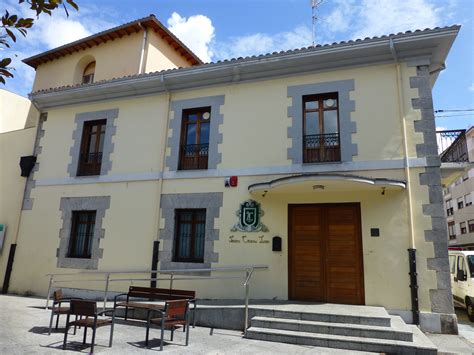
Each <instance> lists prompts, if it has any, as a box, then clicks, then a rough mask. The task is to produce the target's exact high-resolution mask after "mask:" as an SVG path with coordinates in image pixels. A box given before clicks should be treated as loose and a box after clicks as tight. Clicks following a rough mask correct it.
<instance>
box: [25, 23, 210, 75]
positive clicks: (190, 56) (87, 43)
mask: <svg viewBox="0 0 474 355" xmlns="http://www.w3.org/2000/svg"><path fill="white" fill-rule="evenodd" d="M143 27H148V28H151V29H153V30H154V31H155V32H157V33H158V34H159V35H160V36H161V37H162V38H163V39H164V40H165V41H167V42H168V43H169V44H170V45H171V46H172V47H173V48H174V49H175V50H176V51H177V52H178V53H179V54H181V55H182V56H183V57H185V58H186V60H187V61H188V62H189V63H190V64H191V65H199V64H202V63H203V62H202V61H201V59H199V58H198V56H197V55H196V54H194V53H193V52H192V51H191V50H190V49H189V48H188V47H186V45H185V44H184V43H183V42H181V41H180V40H179V39H178V37H176V36H175V35H174V34H173V33H171V31H170V30H168V29H167V28H166V27H165V26H164V25H163V24H162V23H161V22H160V21H158V19H157V18H156V17H155V15H153V14H151V15H150V16H148V17H144V18H141V19H138V20H135V21H132V22H128V23H125V24H123V25H120V26H118V27H114V28H111V29H108V30H106V31H102V32H99V33H96V34H94V35H92V36H89V37H85V38H82V39H79V40H77V41H74V42H71V43H68V44H65V45H64V46H61V47H58V48H54V49H51V50H49V51H46V52H43V53H40V54H37V55H34V56H32V57H29V58H26V59H23V62H24V63H26V64H28V65H29V66H30V67H33V68H35V69H36V68H37V67H38V66H39V65H40V64H42V63H46V62H48V61H50V60H54V59H57V58H61V57H64V56H66V55H68V54H72V53H74V52H78V51H81V50H83V49H87V48H92V47H94V46H97V45H99V44H101V43H104V42H107V41H110V40H114V39H116V38H121V37H123V36H126V35H130V34H132V33H136V32H139V31H141V30H143Z"/></svg>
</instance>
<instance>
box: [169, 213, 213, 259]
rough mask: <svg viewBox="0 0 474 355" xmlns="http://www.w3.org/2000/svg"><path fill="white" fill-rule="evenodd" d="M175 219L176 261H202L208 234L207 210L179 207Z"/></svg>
mask: <svg viewBox="0 0 474 355" xmlns="http://www.w3.org/2000/svg"><path fill="white" fill-rule="evenodd" d="M175 219H176V227H175V233H176V236H175V245H174V261H178V262H189V263H202V262H203V260H204V240H205V236H206V210H205V209H177V210H176V211H175Z"/></svg>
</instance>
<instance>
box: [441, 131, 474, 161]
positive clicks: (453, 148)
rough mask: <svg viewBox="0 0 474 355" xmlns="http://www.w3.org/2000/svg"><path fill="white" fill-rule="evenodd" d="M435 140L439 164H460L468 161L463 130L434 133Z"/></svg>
mask: <svg viewBox="0 0 474 355" xmlns="http://www.w3.org/2000/svg"><path fill="white" fill-rule="evenodd" d="M436 139H437V141H438V153H439V157H440V158H441V162H443V163H462V162H468V161H469V155H468V150H467V141H466V130H465V129H454V130H449V131H436Z"/></svg>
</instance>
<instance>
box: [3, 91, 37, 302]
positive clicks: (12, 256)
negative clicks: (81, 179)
mask: <svg viewBox="0 0 474 355" xmlns="http://www.w3.org/2000/svg"><path fill="white" fill-rule="evenodd" d="M30 101H31V100H30ZM31 103H32V104H33V106H34V107H35V108H36V109H37V110H38V112H39V116H38V121H37V123H36V135H35V140H34V142H33V154H35V149H36V142H37V141H38V134H39V129H40V125H41V119H42V118H41V116H42V115H43V114H42V113H41V110H40V109H39V107H38V106H37V105H36V104H35V102H33V101H31ZM30 174H34V173H33V172H30ZM27 183H28V177H27V178H26V179H25V185H24V187H23V195H22V198H21V206H20V213H19V214H18V219H17V223H16V231H15V236H14V237H13V242H12V243H11V244H10V251H9V253H8V260H7V267H6V269H5V276H4V278H3V285H2V293H3V294H6V293H8V288H9V287H10V278H11V275H12V272H13V262H14V261H15V253H16V247H17V244H18V243H17V242H18V234H19V232H20V224H21V215H22V214H23V203H24V201H25V194H26V188H27V186H28V185H27Z"/></svg>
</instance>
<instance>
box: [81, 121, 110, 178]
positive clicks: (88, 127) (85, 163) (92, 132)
mask: <svg viewBox="0 0 474 355" xmlns="http://www.w3.org/2000/svg"><path fill="white" fill-rule="evenodd" d="M106 125H107V120H95V121H87V122H84V129H83V130H82V142H81V152H80V156H79V166H78V168H77V175H78V176H89V175H100V168H101V166H102V154H103V151H104V139H105V128H106Z"/></svg>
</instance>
